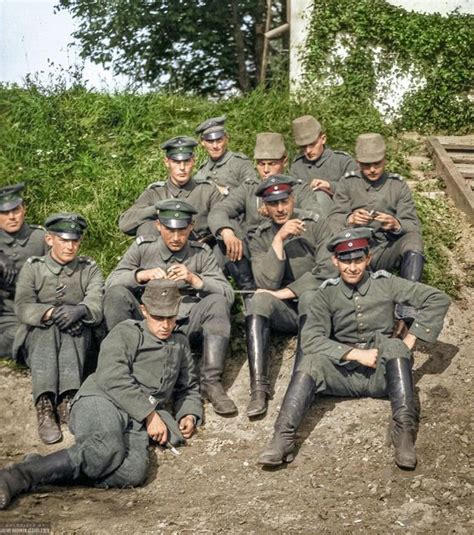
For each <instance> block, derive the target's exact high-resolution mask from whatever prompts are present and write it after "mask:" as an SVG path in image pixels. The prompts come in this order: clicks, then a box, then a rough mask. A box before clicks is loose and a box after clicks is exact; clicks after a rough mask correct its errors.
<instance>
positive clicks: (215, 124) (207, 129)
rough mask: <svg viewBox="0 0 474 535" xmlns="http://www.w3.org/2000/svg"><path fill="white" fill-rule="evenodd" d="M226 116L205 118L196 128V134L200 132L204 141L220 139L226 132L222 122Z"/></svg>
mask: <svg viewBox="0 0 474 535" xmlns="http://www.w3.org/2000/svg"><path fill="white" fill-rule="evenodd" d="M226 119H227V117H226V116H225V115H222V117H212V119H207V120H206V121H204V122H202V123H201V124H200V125H199V126H198V127H197V128H196V134H201V138H202V139H205V140H206V141H211V140H213V139H220V138H221V137H224V136H225V134H226V131H225V128H224V123H225V120H226Z"/></svg>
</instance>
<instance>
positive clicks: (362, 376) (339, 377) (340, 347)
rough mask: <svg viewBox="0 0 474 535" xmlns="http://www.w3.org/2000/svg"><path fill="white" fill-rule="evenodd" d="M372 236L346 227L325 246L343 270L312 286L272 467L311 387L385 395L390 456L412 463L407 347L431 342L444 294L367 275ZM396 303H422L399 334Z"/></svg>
mask: <svg viewBox="0 0 474 535" xmlns="http://www.w3.org/2000/svg"><path fill="white" fill-rule="evenodd" d="M371 234H372V233H371V229H368V228H357V229H345V230H343V231H342V232H341V233H339V234H337V235H336V236H334V238H333V239H332V240H331V241H330V243H329V244H328V246H327V247H328V249H329V251H331V252H332V253H333V263H334V265H335V266H336V267H337V269H338V271H339V273H340V276H339V277H338V278H334V279H329V280H327V281H325V282H324V283H323V285H322V286H321V288H320V289H319V290H317V291H316V292H309V293H310V294H311V306H310V307H309V311H308V314H307V318H306V321H305V324H304V326H303V329H302V332H301V345H302V350H303V359H302V361H301V362H300V363H299V365H298V366H297V368H296V369H295V371H294V373H293V376H292V378H291V382H290V384H289V386H288V389H287V391H286V394H285V397H284V399H283V403H282V406H281V409H280V413H279V415H278V418H277V420H276V422H275V427H274V429H275V431H274V435H273V438H272V439H271V440H270V442H269V443H268V445H267V447H266V449H265V451H264V452H263V453H262V455H261V456H260V459H259V463H260V464H263V465H266V466H275V465H279V464H281V463H282V462H284V461H285V462H291V461H292V460H293V457H294V454H293V451H294V448H295V434H296V431H297V429H298V427H299V425H300V423H301V421H302V419H303V416H304V414H305V412H306V410H307V409H308V407H309V406H310V405H311V402H312V400H313V397H314V394H315V393H316V394H329V395H333V396H344V397H347V396H349V397H358V396H365V395H369V396H371V397H376V398H379V397H384V396H386V395H388V397H389V399H390V403H391V408H392V421H393V427H392V431H391V438H392V443H393V446H394V448H395V462H396V464H397V465H398V466H399V467H401V468H407V469H413V468H415V465H416V452H415V436H416V428H417V422H418V410H417V408H416V406H415V401H414V388H413V379H412V349H413V347H414V345H415V342H416V340H417V339H418V338H419V339H420V340H423V341H424V342H435V341H436V338H437V336H438V334H439V333H440V331H441V329H442V327H443V318H444V316H445V314H446V311H447V309H448V306H449V298H448V297H447V296H446V295H445V294H443V293H442V292H440V291H439V290H437V289H435V288H431V287H430V286H426V285H425V284H421V283H418V282H412V281H407V280H406V279H402V278H399V277H395V276H393V275H391V274H390V273H388V272H386V271H376V272H375V273H369V271H368V267H369V264H370V262H371V258H372V256H371V254H370V253H369V244H370V238H371ZM396 303H407V304H410V305H413V306H416V307H417V308H419V309H420V312H419V316H418V318H417V320H416V321H415V322H414V323H413V324H412V326H411V328H410V331H409V332H408V333H407V334H406V336H405V338H404V339H403V340H400V339H398V338H391V334H392V330H393V326H394V306H395V304H396Z"/></svg>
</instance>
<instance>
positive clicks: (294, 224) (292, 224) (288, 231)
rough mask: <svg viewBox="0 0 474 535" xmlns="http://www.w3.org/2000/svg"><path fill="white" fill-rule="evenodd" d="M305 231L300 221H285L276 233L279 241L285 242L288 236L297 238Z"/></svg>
mask: <svg viewBox="0 0 474 535" xmlns="http://www.w3.org/2000/svg"><path fill="white" fill-rule="evenodd" d="M305 230H306V225H305V223H304V221H301V219H290V220H289V221H287V222H286V223H285V224H284V225H283V226H282V227H281V229H280V230H279V231H278V232H277V233H276V237H278V238H279V239H280V240H281V241H285V240H286V239H287V238H289V237H290V236H299V235H300V234H303V232H305Z"/></svg>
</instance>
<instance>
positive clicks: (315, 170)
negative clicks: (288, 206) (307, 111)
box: [290, 115, 357, 216]
mask: <svg viewBox="0 0 474 535" xmlns="http://www.w3.org/2000/svg"><path fill="white" fill-rule="evenodd" d="M293 134H294V137H295V143H296V144H297V145H299V146H300V148H301V154H300V155H299V156H297V157H296V158H295V159H294V160H293V163H292V164H291V167H290V174H291V175H293V176H295V177H296V178H300V179H301V180H304V181H305V182H308V183H309V184H310V185H311V187H312V188H313V190H315V191H316V195H317V198H318V201H319V204H320V206H321V210H322V215H324V216H326V215H328V214H329V212H330V211H331V209H332V200H331V197H332V195H334V192H335V191H336V186H337V183H338V181H339V179H340V178H341V177H343V176H344V175H345V174H346V173H347V172H348V171H356V170H357V164H356V163H355V162H354V160H353V159H352V158H351V157H350V156H349V154H347V153H345V152H342V151H340V150H332V149H330V148H329V147H326V134H325V133H324V131H323V129H322V127H321V124H320V123H319V121H317V120H316V119H315V118H314V117H312V116H311V115H304V116H303V117H298V118H297V119H295V120H294V121H293Z"/></svg>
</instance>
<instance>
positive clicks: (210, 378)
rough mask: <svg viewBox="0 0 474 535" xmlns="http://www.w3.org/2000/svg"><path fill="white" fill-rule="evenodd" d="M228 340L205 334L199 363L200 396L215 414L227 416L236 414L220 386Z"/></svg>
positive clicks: (231, 402)
mask: <svg viewBox="0 0 474 535" xmlns="http://www.w3.org/2000/svg"><path fill="white" fill-rule="evenodd" d="M228 347H229V339H228V338H226V337H225V336H219V335H216V334H205V335H204V341H203V349H202V363H201V396H202V398H203V399H207V400H208V401H209V402H210V403H211V404H212V406H213V407H214V410H215V411H216V412H217V414H222V415H224V416H225V415H229V414H234V413H236V412H237V407H236V406H235V403H234V402H233V401H232V400H231V399H230V397H229V396H228V395H227V394H226V393H225V391H224V387H223V386H222V382H221V381H222V374H223V372H224V364H225V357H226V353H227V349H228Z"/></svg>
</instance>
